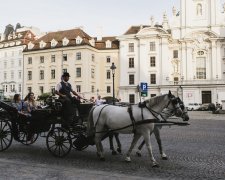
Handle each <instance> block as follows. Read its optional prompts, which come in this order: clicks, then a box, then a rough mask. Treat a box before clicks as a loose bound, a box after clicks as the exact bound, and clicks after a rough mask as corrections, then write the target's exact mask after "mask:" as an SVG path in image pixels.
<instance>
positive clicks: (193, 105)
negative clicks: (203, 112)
mask: <svg viewBox="0 0 225 180" xmlns="http://www.w3.org/2000/svg"><path fill="white" fill-rule="evenodd" d="M200 106H201V104H199V103H189V104H188V105H187V106H186V107H187V110H188V111H196V110H198V109H199V108H200Z"/></svg>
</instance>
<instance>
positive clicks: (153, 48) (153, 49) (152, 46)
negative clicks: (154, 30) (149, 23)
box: [150, 42, 155, 51]
mask: <svg viewBox="0 0 225 180" xmlns="http://www.w3.org/2000/svg"><path fill="white" fill-rule="evenodd" d="M150 51H155V42H150Z"/></svg>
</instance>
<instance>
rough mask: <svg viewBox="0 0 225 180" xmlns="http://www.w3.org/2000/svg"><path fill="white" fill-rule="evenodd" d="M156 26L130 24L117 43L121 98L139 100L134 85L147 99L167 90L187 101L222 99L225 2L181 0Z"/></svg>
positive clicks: (223, 90)
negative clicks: (143, 89)
mask: <svg viewBox="0 0 225 180" xmlns="http://www.w3.org/2000/svg"><path fill="white" fill-rule="evenodd" d="M172 12H173V16H172V18H171V19H168V17H167V15H166V13H164V14H163V22H162V24H161V25H158V24H156V23H155V22H154V17H151V19H150V23H149V25H139V26H131V27H130V28H129V29H128V30H127V32H125V34H123V35H121V36H119V37H117V39H118V40H119V41H120V55H119V59H120V67H121V69H120V77H121V78H120V84H119V92H120V97H121V98H122V101H127V102H132V103H134V102H138V101H139V93H138V92H137V85H138V84H139V83H140V82H147V83H148V97H152V96H155V95H159V94H161V93H167V92H168V90H172V91H173V92H174V94H175V95H179V96H180V97H181V98H182V99H183V100H184V102H185V104H187V103H211V102H213V103H215V102H221V100H225V6H224V5H223V6H222V4H220V1H219V0H180V9H179V10H177V9H176V8H175V7H173V9H172Z"/></svg>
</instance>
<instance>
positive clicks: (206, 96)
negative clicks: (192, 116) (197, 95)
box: [202, 91, 212, 104]
mask: <svg viewBox="0 0 225 180" xmlns="http://www.w3.org/2000/svg"><path fill="white" fill-rule="evenodd" d="M204 103H212V92H211V91H202V104H204Z"/></svg>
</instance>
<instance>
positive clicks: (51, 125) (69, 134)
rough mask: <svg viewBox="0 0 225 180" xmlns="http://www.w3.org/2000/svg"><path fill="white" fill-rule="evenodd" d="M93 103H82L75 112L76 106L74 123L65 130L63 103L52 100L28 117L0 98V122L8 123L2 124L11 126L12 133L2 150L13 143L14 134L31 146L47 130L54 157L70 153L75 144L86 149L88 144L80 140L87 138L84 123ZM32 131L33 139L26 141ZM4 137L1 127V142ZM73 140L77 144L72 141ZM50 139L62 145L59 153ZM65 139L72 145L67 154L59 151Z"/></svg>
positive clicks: (47, 137)
mask: <svg viewBox="0 0 225 180" xmlns="http://www.w3.org/2000/svg"><path fill="white" fill-rule="evenodd" d="M92 106H93V104H89V103H84V104H80V111H79V113H78V114H77V113H76V112H77V108H76V107H74V117H73V123H72V125H71V127H69V128H67V129H64V127H63V125H64V124H65V123H66V122H65V120H64V118H63V116H62V105H60V102H57V101H56V102H55V103H51V105H50V106H48V107H47V108H44V109H38V110H35V111H33V112H32V113H31V117H27V116H25V115H23V114H20V113H18V111H17V109H16V108H14V107H13V106H11V105H10V104H8V103H5V102H2V101H0V122H1V125H2V122H4V123H5V124H6V125H7V126H6V125H4V123H3V126H5V127H8V129H9V130H7V132H10V133H9V135H11V136H10V141H9V143H8V144H7V143H6V144H7V146H6V147H4V148H0V151H4V150H6V149H7V148H8V147H9V146H10V145H11V143H12V139H13V137H14V139H15V140H17V141H19V142H21V143H22V144H25V145H30V144H33V143H34V142H35V141H36V140H37V138H38V134H40V133H46V132H47V136H45V137H46V144H47V148H48V150H49V151H50V152H51V153H52V154H53V155H54V156H58V157H62V156H65V155H66V154H68V153H69V151H70V149H71V147H72V146H73V147H74V148H75V149H78V150H83V149H85V148H86V147H87V146H88V145H87V144H85V143H84V145H81V144H80V143H78V141H77V139H78V138H80V137H82V138H85V137H86V126H85V125H84V124H85V123H84V121H86V120H87V118H88V115H89V111H90V110H91V108H92ZM78 120H81V123H82V124H79V125H77V122H78ZM29 133H30V134H32V135H35V137H33V138H34V141H33V142H27V138H28V136H29ZM4 136H5V135H4V132H3V130H2V129H1V127H0V141H2V139H1V138H2V137H4ZM53 137H54V138H53ZM24 138H25V141H24ZM51 138H53V140H51ZM72 140H73V141H74V143H72ZM50 141H54V145H55V146H58V147H59V149H58V151H57V152H55V150H56V149H55V147H54V148H53V149H54V150H53V149H51V147H52V146H50ZM64 141H65V142H66V141H67V142H66V143H69V147H68V149H66V151H65V152H64V153H62V152H61V154H60V147H61V146H62V144H63V142H64ZM61 148H62V147H61Z"/></svg>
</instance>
